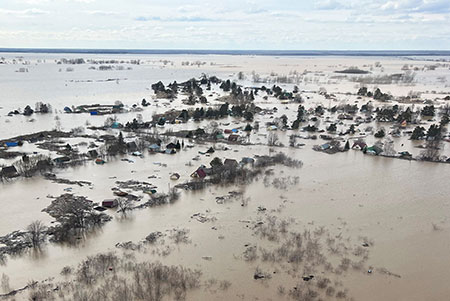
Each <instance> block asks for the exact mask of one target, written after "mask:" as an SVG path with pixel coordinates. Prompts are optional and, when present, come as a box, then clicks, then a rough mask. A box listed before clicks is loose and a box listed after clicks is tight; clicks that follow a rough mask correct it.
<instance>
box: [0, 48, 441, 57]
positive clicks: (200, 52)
mask: <svg viewBox="0 0 450 301" xmlns="http://www.w3.org/2000/svg"><path fill="white" fill-rule="evenodd" d="M0 53H54V54H185V55H258V56H387V57H395V56H450V50H193V49H69V48H66V49H63V48H0Z"/></svg>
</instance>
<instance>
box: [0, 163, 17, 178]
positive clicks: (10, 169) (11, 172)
mask: <svg viewBox="0 0 450 301" xmlns="http://www.w3.org/2000/svg"><path fill="white" fill-rule="evenodd" d="M1 175H2V177H5V178H15V177H18V176H19V173H18V172H17V169H16V167H15V166H13V165H11V166H6V167H3V168H2V172H1Z"/></svg>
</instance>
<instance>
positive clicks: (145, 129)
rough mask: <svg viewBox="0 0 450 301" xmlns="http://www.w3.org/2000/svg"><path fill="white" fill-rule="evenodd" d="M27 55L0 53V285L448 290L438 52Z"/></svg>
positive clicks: (347, 294)
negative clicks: (23, 67)
mask: <svg viewBox="0 0 450 301" xmlns="http://www.w3.org/2000/svg"><path fill="white" fill-rule="evenodd" d="M36 56H37V57H32V56H30V57H29V58H23V59H22V61H21V62H23V61H27V60H29V61H31V62H33V63H34V64H33V65H31V66H30V67H28V68H29V70H28V71H29V72H25V73H22V72H15V70H16V69H17V68H18V67H19V66H20V64H21V63H20V62H19V61H18V60H17V59H15V57H14V55H12V54H11V55H10V57H7V58H6V62H7V64H4V65H0V69H1V70H2V72H1V73H0V74H1V77H2V78H3V79H4V81H2V83H1V84H0V85H2V86H8V85H9V86H8V87H9V89H8V92H7V93H6V95H5V98H4V99H2V100H1V102H0V106H1V107H2V108H1V109H0V113H1V117H0V123H2V124H4V126H3V127H2V128H1V129H0V164H1V173H0V175H1V179H2V183H0V192H1V198H0V205H1V206H2V214H3V216H2V219H0V260H1V263H0V264H1V265H0V273H1V274H2V278H1V290H2V292H1V294H0V298H3V299H11V300H27V299H32V300H81V299H83V300H118V299H123V300H134V299H136V300H172V299H187V300H214V299H218V300H222V299H230V300H236V299H242V300H252V299H254V300H256V299H259V300H261V299H263V300H279V299H285V300H328V299H333V300H334V299H338V300H380V299H396V300H400V299H405V300H406V299H407V300H423V299H433V298H434V299H440V298H441V297H442V296H446V295H448V294H449V293H450V292H449V289H448V287H447V285H446V282H447V281H446V280H448V279H449V277H450V273H449V272H448V271H449V270H450V269H449V266H448V264H447V263H446V260H445V258H446V254H448V251H449V249H450V248H449V245H448V243H446V237H447V236H448V233H449V229H450V224H449V215H448V210H446V208H448V206H449V202H448V201H449V200H448V194H449V192H450V188H449V186H448V185H447V176H446V175H447V174H448V169H449V168H450V165H449V164H448V163H449V162H450V159H449V157H450V153H449V147H448V145H447V144H448V143H449V141H450V136H449V133H448V130H447V124H448V122H449V114H450V105H449V101H450V86H449V85H448V83H447V81H448V80H449V79H450V73H449V68H450V63H448V62H447V61H446V60H445V58H444V59H443V60H440V61H433V60H425V59H423V60H420V59H414V60H409V59H408V60H407V59H404V58H395V57H389V58H382V57H381V58H376V57H375V58H362V57H355V58H350V57H323V58H318V57H311V58H307V57H282V58H275V57H264V58H263V57H258V56H256V57H247V56H242V57H241V56H198V57H187V58H186V57H182V56H176V55H173V56H169V57H168V58H164V57H162V56H161V57H159V56H145V55H142V57H133V58H130V57H127V58H115V57H114V58H113V57H105V59H104V60H99V59H98V58H93V57H88V56H89V55H86V57H85V58H83V59H82V60H81V59H79V58H75V57H73V58H68V57H54V58H53V57H52V59H50V58H47V60H46V62H43V60H42V57H41V56H45V55H36ZM53 56H58V55H53ZM111 56H112V55H111ZM186 61H189V62H188V64H186ZM262 63H263V64H262ZM100 67H101V68H100ZM67 68H71V69H70V71H68V69H67ZM43 74H51V76H49V78H48V80H47V85H48V86H49V87H50V86H54V87H55V88H54V89H53V90H51V89H50V88H49V89H50V90H47V89H42V90H39V94H38V95H36V96H34V97H33V95H32V93H31V92H30V91H28V90H27V89H28V88H24V87H21V86H18V83H20V81H21V80H25V79H27V80H28V81H30V82H31V85H37V84H38V83H37V82H38V79H39V78H40V77H41V76H42V75H43ZM13 91H15V92H13ZM14 93H15V94H14ZM6 97H8V99H11V101H8V100H7V99H6ZM24 99H26V100H27V101H26V102H24ZM13 100H14V101H13ZM34 103H36V105H34ZM23 271H26V273H25V272H23ZM162 279H164V281H162ZM117 283H120V285H116V284H117ZM112 287H114V288H113V289H111V288H112Z"/></svg>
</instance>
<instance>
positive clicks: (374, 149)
mask: <svg viewBox="0 0 450 301" xmlns="http://www.w3.org/2000/svg"><path fill="white" fill-rule="evenodd" d="M382 152H383V149H382V148H381V147H379V146H378V145H374V146H371V147H368V148H366V151H365V153H367V154H371V155H377V156H378V155H379V154H381V153H382Z"/></svg>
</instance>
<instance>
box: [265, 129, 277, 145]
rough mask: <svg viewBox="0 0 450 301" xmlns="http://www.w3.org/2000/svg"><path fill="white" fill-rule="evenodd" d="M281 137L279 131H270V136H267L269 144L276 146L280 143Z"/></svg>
mask: <svg viewBox="0 0 450 301" xmlns="http://www.w3.org/2000/svg"><path fill="white" fill-rule="evenodd" d="M278 142H279V139H278V134H277V133H273V132H272V133H269V136H267V145H269V146H275V145H278Z"/></svg>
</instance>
